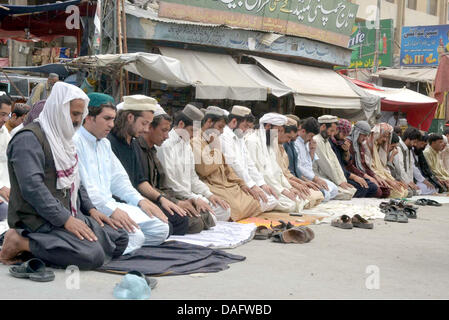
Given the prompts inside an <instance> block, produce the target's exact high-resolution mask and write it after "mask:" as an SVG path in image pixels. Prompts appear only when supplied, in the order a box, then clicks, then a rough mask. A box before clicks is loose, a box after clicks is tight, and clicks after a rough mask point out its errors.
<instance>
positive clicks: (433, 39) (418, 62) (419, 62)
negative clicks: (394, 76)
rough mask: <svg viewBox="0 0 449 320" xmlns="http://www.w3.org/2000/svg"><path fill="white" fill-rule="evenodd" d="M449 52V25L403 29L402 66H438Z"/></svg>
mask: <svg viewBox="0 0 449 320" xmlns="http://www.w3.org/2000/svg"><path fill="white" fill-rule="evenodd" d="M444 52H449V25H436V26H416V27H402V36H401V66H408V67H430V66H438V63H439V55H440V54H442V53H444Z"/></svg>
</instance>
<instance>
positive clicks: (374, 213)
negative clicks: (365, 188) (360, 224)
mask: <svg viewBox="0 0 449 320" xmlns="http://www.w3.org/2000/svg"><path fill="white" fill-rule="evenodd" d="M383 201H385V199H374V198H352V200H351V202H348V201H342V200H333V201H330V202H327V203H320V204H319V205H318V206H316V207H315V208H313V209H308V210H305V211H304V212H303V213H304V214H307V215H321V216H325V217H324V218H323V219H322V220H321V221H318V220H317V221H316V223H317V224H320V223H330V222H331V221H332V220H333V219H335V218H338V217H340V216H342V215H344V214H345V215H347V216H349V217H353V216H354V215H355V214H360V215H361V216H362V217H363V218H365V219H371V220H373V219H383V218H384V217H385V214H384V213H382V212H381V211H380V208H379V204H380V203H381V202H383Z"/></svg>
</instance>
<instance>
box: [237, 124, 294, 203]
mask: <svg viewBox="0 0 449 320" xmlns="http://www.w3.org/2000/svg"><path fill="white" fill-rule="evenodd" d="M272 143H277V141H273V142H272ZM246 147H247V148H248V151H249V155H250V157H251V159H252V160H253V161H254V163H255V165H256V167H257V169H258V170H259V172H260V173H261V174H262V175H263V178H264V180H265V182H266V183H267V184H268V185H269V186H270V187H272V188H273V189H274V190H275V191H276V193H277V194H278V195H279V194H281V193H282V191H284V190H285V189H288V190H290V189H291V187H292V186H291V185H290V183H289V182H288V180H287V178H286V177H285V176H284V173H283V172H282V169H281V167H280V166H279V165H278V162H277V158H276V151H275V149H274V146H270V147H269V148H268V147H267V145H266V136H265V130H264V129H259V130H255V131H254V132H253V133H251V135H249V136H248V137H247V138H246Z"/></svg>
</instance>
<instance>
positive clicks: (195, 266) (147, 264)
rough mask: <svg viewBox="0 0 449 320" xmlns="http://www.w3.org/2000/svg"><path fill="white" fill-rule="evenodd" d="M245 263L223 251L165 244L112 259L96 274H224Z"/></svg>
mask: <svg viewBox="0 0 449 320" xmlns="http://www.w3.org/2000/svg"><path fill="white" fill-rule="evenodd" d="M245 259H246V258H245V257H244V256H239V255H235V254H230V253H227V252H224V251H222V250H216V249H210V248H206V247H203V246H197V245H194V244H190V243H183V242H178V241H166V242H164V243H163V244H161V245H159V246H150V247H143V248H140V249H138V250H136V251H134V252H132V253H131V254H128V255H124V256H121V257H118V258H116V259H113V260H112V261H110V262H109V263H107V264H105V265H104V266H102V267H101V268H99V269H97V270H99V271H105V272H114V273H125V272H128V271H131V270H137V271H140V272H142V273H143V274H146V275H153V276H165V275H184V274H192V273H208V272H219V271H223V270H226V269H228V268H229V264H230V263H234V262H239V261H243V260H245Z"/></svg>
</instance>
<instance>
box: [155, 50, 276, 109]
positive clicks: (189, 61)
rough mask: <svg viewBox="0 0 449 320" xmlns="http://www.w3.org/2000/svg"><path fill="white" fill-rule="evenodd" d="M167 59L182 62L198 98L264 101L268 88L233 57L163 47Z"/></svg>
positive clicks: (162, 51)
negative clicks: (256, 80)
mask: <svg viewBox="0 0 449 320" xmlns="http://www.w3.org/2000/svg"><path fill="white" fill-rule="evenodd" d="M159 49H160V50H161V53H162V54H163V55H164V56H168V57H172V58H175V59H178V60H179V61H181V64H182V67H183V70H185V72H186V73H187V75H188V78H189V79H190V80H191V81H192V83H193V86H194V87H195V89H196V90H195V91H196V98H197V99H231V100H243V101H265V100H266V99H267V91H268V90H267V88H266V87H263V86H261V85H259V84H257V83H256V82H255V81H254V80H253V79H251V78H250V77H249V76H248V75H247V74H246V73H245V72H244V71H243V70H242V69H241V67H240V65H239V64H237V63H236V62H235V61H234V59H232V57H231V56H228V55H224V54H217V53H209V52H199V51H190V50H182V49H174V48H167V47H161V48H159Z"/></svg>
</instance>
